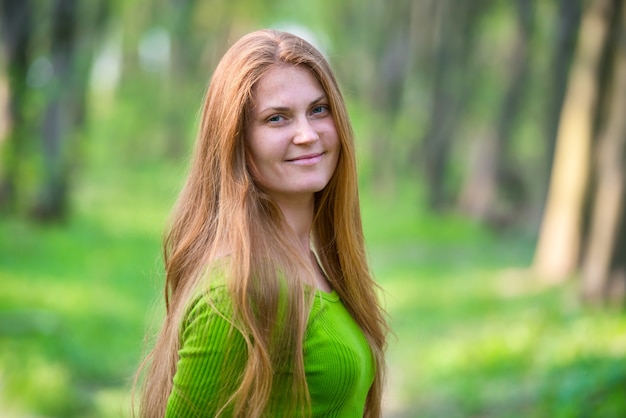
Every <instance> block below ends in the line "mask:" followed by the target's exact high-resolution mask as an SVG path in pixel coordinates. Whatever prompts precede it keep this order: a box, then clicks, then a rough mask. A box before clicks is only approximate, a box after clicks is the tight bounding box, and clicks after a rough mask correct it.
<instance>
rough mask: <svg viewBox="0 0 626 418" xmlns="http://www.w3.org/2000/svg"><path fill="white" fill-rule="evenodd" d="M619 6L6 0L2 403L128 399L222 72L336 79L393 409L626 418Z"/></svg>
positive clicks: (1, 118) (91, 407)
mask: <svg viewBox="0 0 626 418" xmlns="http://www.w3.org/2000/svg"><path fill="white" fill-rule="evenodd" d="M624 3H625V1H624V0H546V1H539V0H472V1H470V0H414V1H410V0H393V1H380V0H345V1H336V0H318V1H316V2H305V1H299V0H256V1H254V0H230V1H226V0H137V1H122V0H82V1H79V0H0V7H1V9H0V41H1V42H0V46H1V48H2V54H1V55H0V415H1V416H3V417H119V416H129V414H130V395H129V388H130V386H131V381H132V376H133V373H134V370H135V369H136V366H137V363H138V361H139V359H140V358H141V353H142V352H143V351H144V350H145V345H144V342H143V336H144V333H145V331H146V329H149V328H150V327H154V326H155V324H158V323H159V319H160V317H161V315H162V312H163V306H162V305H163V303H162V301H161V295H162V284H163V273H162V266H161V261H160V258H159V257H160V239H161V234H162V231H163V228H164V226H165V223H166V220H167V216H168V213H169V211H170V209H171V206H172V204H173V203H174V200H175V198H176V195H177V192H178V190H179V188H180V186H181V184H182V181H183V178H184V175H185V170H186V164H187V161H188V156H189V151H190V148H191V145H192V143H193V140H194V135H195V133H194V132H195V129H196V121H197V112H198V109H199V107H200V102H201V99H202V96H203V93H204V90H205V88H206V85H207V82H208V80H209V78H210V75H211V72H212V70H213V68H214V67H215V65H216V63H217V61H218V60H219V58H220V57H221V55H222V54H223V53H224V52H225V50H226V49H227V48H228V47H229V45H231V44H232V43H233V42H234V41H235V40H236V39H238V38H239V37H240V36H241V35H243V34H244V33H247V32H249V31H251V30H254V29H258V28H262V27H275V28H279V29H286V30H290V31H293V32H295V33H298V34H300V35H302V36H303V37H305V38H307V39H309V40H311V41H312V42H314V43H315V44H316V45H318V46H319V48H320V49H321V50H323V51H324V52H325V54H326V55H327V56H328V57H329V59H330V61H331V63H332V65H333V66H334V68H335V69H336V71H337V74H338V78H339V80H340V83H341V85H342V87H343V90H344V93H345V96H346V99H347V102H348V105H349V110H350V113H351V115H352V118H353V123H354V127H355V130H356V133H357V137H358V158H359V169H360V184H361V190H362V206H363V216H364V225H365V230H366V231H365V232H366V235H367V236H366V238H367V242H368V249H369V253H370V258H371V261H372V265H373V268H374V272H375V274H376V276H377V278H378V280H379V282H380V283H381V286H382V288H383V289H384V298H385V301H386V307H387V310H388V313H389V318H390V321H391V325H392V327H393V329H394V331H395V334H396V335H395V337H392V338H391V339H390V345H389V381H388V390H387V395H386V400H385V411H386V413H385V416H387V417H396V418H399V417H447V418H454V417H622V416H626V362H625V361H624V356H625V355H626V316H625V313H624V309H623V308H624V300H625V295H626V222H625V216H626V207H625V205H624V202H625V199H624V190H625V179H626V174H625V171H624V170H625V167H626V164H625V163H626V149H625V142H626V5H625V4H624Z"/></svg>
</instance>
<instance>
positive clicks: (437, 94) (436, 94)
mask: <svg viewBox="0 0 626 418" xmlns="http://www.w3.org/2000/svg"><path fill="white" fill-rule="evenodd" d="M488 5H489V3H488V2H487V1H484V0H481V1H474V2H454V1H451V0H445V1H440V2H437V3H436V7H437V9H436V19H437V24H436V30H437V31H438V33H437V35H436V36H435V39H436V43H435V45H434V57H433V59H434V63H435V64H434V69H433V70H434V73H433V75H434V80H433V86H432V99H431V107H430V118H429V122H428V127H427V128H426V134H425V135H424V138H423V139H422V140H421V143H419V145H417V144H416V146H415V147H414V148H413V152H412V156H411V161H413V162H414V164H415V166H419V165H421V166H423V167H424V175H425V179H426V187H427V191H428V204H429V206H430V207H431V208H432V209H435V210H439V209H442V208H444V207H445V206H446V205H447V204H448V203H449V200H450V196H447V195H446V190H445V178H446V173H447V169H448V167H447V166H448V161H449V158H450V156H449V154H450V149H451V147H452V142H453V139H454V138H455V136H456V133H457V128H458V126H459V123H460V120H461V115H462V114H463V110H464V107H465V106H466V105H467V104H468V101H469V98H470V97H471V95H472V90H473V86H474V83H472V81H471V68H472V65H471V59H472V52H473V51H474V42H475V40H476V35H477V29H478V25H479V23H480V19H481V17H482V16H484V14H485V13H486V10H487V9H488ZM418 162H421V164H417V163H418Z"/></svg>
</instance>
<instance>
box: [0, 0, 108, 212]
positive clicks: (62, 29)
mask: <svg viewBox="0 0 626 418" xmlns="http://www.w3.org/2000/svg"><path fill="white" fill-rule="evenodd" d="M107 6H108V2H107V1H106V0H97V1H95V2H93V1H92V2H89V3H84V2H83V3H81V2H78V1H77V0H55V1H54V2H53V3H52V4H51V5H49V4H47V3H31V2H29V1H18V0H2V23H3V25H2V26H3V32H4V33H3V35H4V36H3V41H2V42H3V45H4V49H5V57H6V63H7V64H6V66H7V71H8V74H9V86H10V87H9V89H10V102H11V112H10V114H9V120H10V126H11V129H10V131H9V136H8V140H7V146H6V151H5V157H4V160H5V163H6V169H5V170H4V173H2V175H3V176H4V177H3V179H2V183H1V184H2V186H1V187H0V205H1V206H4V207H5V208H12V210H13V211H15V210H16V207H17V204H16V202H17V201H18V200H20V199H23V198H22V197H21V196H25V195H27V194H29V193H26V192H25V191H24V190H21V189H22V188H26V187H27V185H26V184H25V183H24V182H19V181H18V177H19V176H20V174H21V173H20V164H24V163H25V162H26V161H28V160H32V161H33V162H31V165H36V164H41V166H42V168H41V170H39V172H40V176H39V179H38V180H37V183H38V185H39V187H38V191H37V193H36V194H35V197H34V200H33V201H31V202H27V203H24V204H23V205H21V206H24V207H29V208H30V212H29V213H30V215H31V216H32V217H33V218H35V219H38V220H43V221H51V220H59V219H63V218H64V217H65V216H66V215H67V210H68V208H67V202H68V194H69V187H70V172H71V169H72V166H73V164H74V163H75V159H76V158H77V156H78V153H77V147H78V145H77V141H76V132H77V130H78V129H79V128H80V127H81V126H82V125H83V123H84V121H85V114H86V103H87V101H86V92H87V85H88V76H89V70H90V67H91V62H92V59H93V55H92V54H93V46H94V41H95V39H96V38H97V34H98V32H99V31H100V30H101V29H102V28H103V25H104V22H105V21H106V18H107V16H108V8H107ZM48 11H50V15H49V16H48V18H49V19H50V20H49V22H45V24H43V25H42V24H41V22H40V24H38V25H35V24H34V23H33V21H34V16H37V17H38V18H39V19H42V18H43V17H44V16H46V15H47V12H48ZM42 27H43V28H45V29H47V28H49V30H50V33H49V36H47V37H45V44H43V45H38V46H37V48H35V47H34V45H31V40H32V38H33V37H34V35H35V33H36V31H38V30H41V29H40V28H42ZM35 53H39V54H42V55H40V56H39V57H37V56H36V55H35ZM29 74H32V75H31V78H32V80H31V84H32V85H31V87H32V88H37V89H39V93H41V96H42V97H43V103H44V104H43V107H40V106H33V107H32V108H29V117H28V118H27V117H26V114H25V108H24V103H25V102H26V100H27V98H28V96H29V95H30V94H34V93H31V91H30V90H31V89H29V86H28V82H27V81H28V77H29ZM37 99H38V101H42V100H41V97H38V98H37ZM31 126H32V127H34V128H31ZM38 129H39V130H40V131H39V135H37V136H39V137H40V138H41V144H40V145H39V146H37V147H36V149H37V150H38V152H36V155H35V156H33V155H30V154H29V153H27V152H26V150H25V146H24V142H25V141H26V138H27V136H33V135H36V133H37V130H38Z"/></svg>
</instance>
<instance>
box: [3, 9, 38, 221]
mask: <svg viewBox="0 0 626 418" xmlns="http://www.w3.org/2000/svg"><path fill="white" fill-rule="evenodd" d="M0 7H1V10H0V29H1V30H2V32H1V34H2V41H1V42H2V46H3V49H4V51H3V52H4V55H5V58H6V67H7V75H8V83H7V84H8V109H7V110H8V112H7V115H6V116H3V119H4V118H5V117H6V125H5V134H6V138H5V140H4V142H3V143H2V142H0V212H9V213H11V212H15V211H16V210H17V199H18V198H17V189H18V184H17V183H18V172H19V164H18V163H19V161H20V159H21V157H22V155H21V154H22V152H23V148H24V147H23V143H24V141H25V139H26V129H25V123H24V100H25V96H26V91H27V87H26V73H27V70H28V62H29V59H28V47H29V43H30V37H31V32H32V29H33V19H32V9H31V4H30V1H29V0H2V1H1V3H0Z"/></svg>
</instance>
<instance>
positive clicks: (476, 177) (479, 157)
mask: <svg viewBox="0 0 626 418" xmlns="http://www.w3.org/2000/svg"><path fill="white" fill-rule="evenodd" d="M516 5H517V9H518V13H517V17H518V21H517V23H518V24H517V36H516V39H515V42H514V45H513V49H512V51H511V57H510V60H509V63H510V68H509V74H510V77H509V80H508V86H507V88H506V92H505V94H504V96H503V99H502V105H501V106H500V107H499V109H498V110H497V112H496V114H497V119H496V121H495V132H492V131H491V130H489V132H487V133H486V135H485V136H484V137H483V138H478V139H477V140H476V141H477V142H478V144H477V150H476V151H477V152H475V153H474V158H473V159H472V161H471V162H470V164H471V168H470V172H469V174H468V175H467V176H466V180H465V183H464V184H463V186H462V188H461V193H460V198H459V206H460V207H461V210H462V211H463V212H465V213H466V214H468V215H469V216H470V217H472V218H474V219H478V220H483V221H491V222H492V223H495V224H502V223H509V222H511V221H512V220H513V218H515V217H517V216H518V213H519V211H520V210H521V206H520V205H519V204H518V203H519V201H521V200H523V199H522V196H516V195H515V194H519V193H520V190H522V189H521V188H520V187H516V186H517V185H518V184H520V183H521V182H520V181H516V182H515V184H509V183H511V182H512V181H509V182H508V183H507V182H506V181H505V180H507V179H515V178H518V177H519V176H517V175H516V174H515V173H514V169H513V164H512V161H511V155H510V150H509V148H510V147H509V144H510V142H511V137H512V135H513V131H514V128H515V122H516V121H517V118H518V116H519V112H520V107H521V106H522V104H523V101H524V92H525V91H526V90H527V87H528V86H527V83H528V74H529V61H530V60H529V51H528V44H529V42H530V40H531V37H532V30H533V8H534V6H533V1H532V0H517V1H516ZM498 112H499V113H498ZM505 183H506V184H505ZM502 189H506V190H507V191H508V192H509V193H507V197H506V200H512V202H510V203H509V204H508V205H506V206H507V207H508V208H509V209H505V208H504V207H503V206H502V205H498V200H499V197H502V195H503V193H502ZM513 191H516V192H517V193H513ZM513 201H514V202H513ZM507 203H508V202H507Z"/></svg>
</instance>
